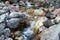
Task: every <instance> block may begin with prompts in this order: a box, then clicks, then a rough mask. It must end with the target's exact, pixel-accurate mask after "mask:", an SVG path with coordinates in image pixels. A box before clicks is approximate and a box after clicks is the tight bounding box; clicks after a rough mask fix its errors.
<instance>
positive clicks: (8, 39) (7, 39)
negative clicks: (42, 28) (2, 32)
mask: <svg viewBox="0 0 60 40" xmlns="http://www.w3.org/2000/svg"><path fill="white" fill-rule="evenodd" d="M5 40H13V39H12V38H6V39H5Z"/></svg>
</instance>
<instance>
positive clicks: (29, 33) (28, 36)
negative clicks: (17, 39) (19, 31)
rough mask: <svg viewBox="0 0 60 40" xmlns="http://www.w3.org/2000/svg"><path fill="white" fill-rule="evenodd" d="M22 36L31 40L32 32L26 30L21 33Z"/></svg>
mask: <svg viewBox="0 0 60 40" xmlns="http://www.w3.org/2000/svg"><path fill="white" fill-rule="evenodd" d="M23 34H24V35H25V36H26V37H27V38H29V39H31V38H33V36H34V32H33V31H31V30H26V31H24V32H23Z"/></svg>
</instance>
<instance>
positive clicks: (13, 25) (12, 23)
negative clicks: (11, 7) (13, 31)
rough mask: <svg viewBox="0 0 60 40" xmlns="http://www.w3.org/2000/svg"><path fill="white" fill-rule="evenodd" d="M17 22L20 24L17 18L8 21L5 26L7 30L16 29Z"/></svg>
mask: <svg viewBox="0 0 60 40" xmlns="http://www.w3.org/2000/svg"><path fill="white" fill-rule="evenodd" d="M19 22H20V19H19V18H12V19H10V20H8V22H7V26H8V27H9V28H17V26H18V24H19Z"/></svg>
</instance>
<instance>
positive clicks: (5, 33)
mask: <svg viewBox="0 0 60 40" xmlns="http://www.w3.org/2000/svg"><path fill="white" fill-rule="evenodd" d="M3 33H4V35H5V36H6V37H8V36H10V29H9V28H5V29H4V30H3Z"/></svg>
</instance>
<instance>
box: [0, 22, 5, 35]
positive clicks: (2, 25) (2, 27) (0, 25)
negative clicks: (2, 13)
mask: <svg viewBox="0 0 60 40" xmlns="http://www.w3.org/2000/svg"><path fill="white" fill-rule="evenodd" d="M4 28H5V23H1V24H0V35H1V34H2V33H3V30H4Z"/></svg>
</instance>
